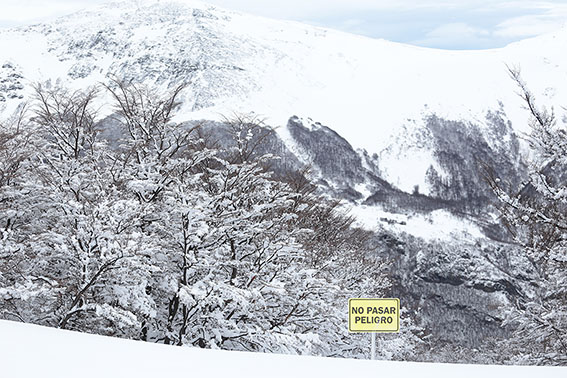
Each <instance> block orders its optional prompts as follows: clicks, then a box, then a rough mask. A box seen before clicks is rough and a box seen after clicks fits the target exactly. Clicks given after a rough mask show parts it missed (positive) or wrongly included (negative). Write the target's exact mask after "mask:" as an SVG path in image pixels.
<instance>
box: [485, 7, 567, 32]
mask: <svg viewBox="0 0 567 378" xmlns="http://www.w3.org/2000/svg"><path fill="white" fill-rule="evenodd" d="M546 8H547V9H546V11H545V12H544V13H543V14H532V15H525V16H520V17H513V18H510V19H508V20H506V21H504V22H501V23H500V24H498V25H496V27H495V30H494V35H495V36H496V37H502V38H514V39H519V38H527V37H533V36H537V35H540V34H543V33H548V32H551V31H554V30H557V29H559V28H561V27H564V26H565V25H566V21H567V5H556V6H553V7H550V6H547V7H546Z"/></svg>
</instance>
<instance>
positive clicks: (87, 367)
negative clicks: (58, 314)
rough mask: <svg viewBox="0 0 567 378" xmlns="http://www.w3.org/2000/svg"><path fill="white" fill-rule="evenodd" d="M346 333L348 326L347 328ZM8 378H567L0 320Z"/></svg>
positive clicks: (546, 371) (537, 371)
mask: <svg viewBox="0 0 567 378" xmlns="http://www.w3.org/2000/svg"><path fill="white" fill-rule="evenodd" d="M345 327H346V323H345ZM0 336H1V337H0V356H1V361H2V364H1V365H2V367H1V368H2V376H4V377H7V378H16V377H18V378H28V377H45V378H50V377H59V378H66V377H81V378H90V377H92V378H101V377H121V378H125V377H136V378H146V377H148V378H150V377H152V378H153V377H172V376H191V377H211V378H215V377H246V378H254V377H262V378H264V377H274V378H275V377H286V378H288V377H314V376H317V377H328V378H330V377H347V376H351V375H356V376H364V377H378V376H384V375H392V376H396V377H399V378H406V377H408V378H409V377H423V378H427V377H435V378H443V377H451V378H452V377H462V378H466V377H471V378H477V377H514V378H522V377H534V376H540V377H547V378H553V377H564V376H565V375H566V374H567V370H566V368H549V367H517V366H515V367H504V366H482V365H450V364H425V363H411V362H386V361H357V360H349V359H338V358H337V359H335V358H318V357H298V356H284V355H274V354H261V353H245V352H226V351H219V350H203V349H197V348H183V347H173V346H165V345H161V344H159V345H158V344H151V343H143V342H139V341H130V340H120V339H114V338H109V337H103V336H95V335H87V334H81V333H76V332H70V331H63V330H58V329H53V328H46V327H39V326H35V325H30V324H22V323H15V322H8V321H4V320H0Z"/></svg>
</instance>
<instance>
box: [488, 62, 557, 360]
mask: <svg viewBox="0 0 567 378" xmlns="http://www.w3.org/2000/svg"><path fill="white" fill-rule="evenodd" d="M510 74H511V77H512V78H513V79H514V80H515V82H516V83H517V84H518V87H519V89H520V91H519V94H520V96H521V97H522V98H523V100H524V103H525V105H526V108H527V110H528V111H529V113H530V115H531V122H530V127H531V132H530V133H529V135H527V138H526V139H527V141H528V143H529V147H530V148H531V152H530V170H529V177H528V179H527V181H526V182H525V183H524V184H523V185H522V187H521V188H519V189H517V188H510V187H509V185H508V184H506V182H505V181H504V180H501V179H500V178H499V177H498V173H497V172H492V173H491V174H489V175H488V176H489V180H488V181H489V183H490V184H491V186H492V188H493V190H494V191H495V193H496V194H497V195H498V198H499V199H500V201H501V206H500V210H501V212H502V215H503V219H504V221H505V223H506V225H507V226H508V228H509V230H510V231H511V232H512V234H513V235H514V236H515V238H516V240H517V241H518V242H519V243H521V245H523V246H524V249H525V251H526V254H527V257H528V258H529V261H530V262H531V268H530V269H532V270H533V271H534V272H535V273H536V275H537V277H538V279H537V282H534V285H533V286H534V290H533V291H534V292H533V294H529V295H528V294H526V295H524V296H523V297H521V298H519V300H518V301H517V303H516V308H515V309H514V310H513V311H511V313H510V316H509V319H508V322H509V323H510V324H513V325H515V326H517V331H516V333H515V337H514V338H513V339H512V340H510V342H508V343H507V344H508V347H509V348H511V349H512V350H513V351H514V353H515V354H518V357H517V358H516V359H515V360H514V362H517V363H542V364H543V363H545V364H550V363H551V364H564V363H566V362H567V290H566V289H567V269H566V268H567V212H566V210H567V180H566V178H567V176H566V175H565V173H566V172H567V171H566V169H567V130H566V128H565V124H564V122H563V123H562V122H558V119H557V117H556V115H555V113H554V112H553V110H549V109H546V108H543V107H540V106H538V105H537V104H536V101H535V98H534V95H533V94H532V93H531V92H530V90H529V89H528V87H527V85H526V83H525V82H524V81H523V79H522V78H521V76H520V73H519V71H518V70H515V69H511V70H510Z"/></svg>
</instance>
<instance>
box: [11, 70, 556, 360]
mask: <svg viewBox="0 0 567 378" xmlns="http://www.w3.org/2000/svg"><path fill="white" fill-rule="evenodd" d="M511 73H512V76H513V78H514V79H515V80H516V81H517V83H518V85H519V87H520V89H521V94H522V96H523V97H524V100H525V102H526V104H527V107H528V111H530V112H531V114H532V125H531V127H532V134H531V135H530V136H529V142H530V147H531V149H532V153H533V157H530V165H529V169H530V175H529V178H528V181H526V182H523V183H522V186H521V188H518V187H513V185H510V184H509V183H507V182H506V180H505V178H501V177H500V174H499V172H498V171H495V170H492V169H490V168H491V167H485V168H486V170H485V171H484V177H485V178H486V182H485V185H486V187H487V188H490V189H491V190H492V192H493V193H494V194H495V198H496V199H497V201H496V202H495V204H496V205H497V206H498V208H499V210H500V214H501V217H502V218H501V219H502V221H503V223H505V225H506V227H507V229H508V231H509V232H510V235H512V237H513V239H514V242H513V245H514V246H515V249H514V251H515V252H514V253H520V254H522V256H525V258H526V259H527V261H528V265H529V267H530V268H529V269H531V270H533V272H531V271H530V272H526V274H528V273H529V274H531V275H530V276H529V277H530V285H531V291H530V292H529V295H528V294H525V295H524V294H522V293H516V294H517V295H515V297H514V298H515V302H513V303H511V306H510V307H509V308H503V309H502V308H498V309H495V311H496V310H497V311H498V312H499V313H500V312H502V313H505V321H504V323H503V324H504V325H503V326H505V327H508V329H510V330H511V333H510V335H511V336H510V337H507V338H505V339H504V340H501V339H498V340H497V339H494V340H490V339H487V340H484V341H483V343H482V345H480V346H474V347H471V346H463V345H459V344H458V343H450V342H445V343H441V342H440V341H439V339H438V338H436V335H435V333H434V332H432V331H431V330H430V329H428V327H426V326H424V325H423V323H422V322H421V321H420V316H421V315H420V309H419V304H414V305H412V306H410V305H409V304H408V303H407V302H409V299H405V298H404V297H403V296H402V298H401V301H402V308H403V315H402V324H401V332H400V333H399V334H392V335H381V336H380V340H379V343H380V348H379V355H380V356H381V358H387V359H395V360H414V361H418V360H425V361H443V362H474V363H499V364H509V363H515V364H518V363H519V364H565V363H567V306H566V305H567V291H566V285H567V274H566V273H565V272H566V269H565V268H566V266H565V265H566V264H567V255H566V254H565V247H566V240H567V238H566V237H567V216H566V215H565V214H566V213H565V203H566V198H567V191H566V190H565V180H564V170H565V164H567V132H565V130H564V128H563V126H562V125H561V124H558V121H557V118H556V117H555V115H554V114H553V113H552V112H551V111H548V110H546V109H544V108H540V107H538V104H536V103H535V99H534V97H533V95H532V94H531V93H530V91H529V89H528V88H527V86H526V84H525V83H524V82H523V81H522V79H521V77H520V75H519V73H518V72H517V71H511ZM184 89H185V86H183V85H181V86H178V87H176V88H174V89H172V90H169V91H167V92H162V91H160V90H158V89H156V88H150V87H147V86H144V85H141V84H135V83H133V82H130V81H124V80H119V79H114V80H112V81H110V82H109V83H108V84H105V85H103V84H101V85H100V86H98V87H92V88H88V89H84V90H79V91H72V90H70V89H66V88H62V87H58V86H54V85H49V84H37V85H36V86H35V96H34V99H33V100H32V101H29V102H28V103H26V104H25V105H22V106H20V107H19V109H18V112H17V113H16V114H15V115H14V116H13V117H12V118H10V119H7V120H4V121H2V122H1V123H0V156H1V157H0V317H1V318H3V319H8V320H14V321H21V322H26V323H35V324H39V325H45V326H50V327H57V328H61V329H68V330H75V331H80V332H87V333H95V334H101V335H108V336H115V337H121V338H128V339H135V340H142V341H147V342H153V343H164V344H174V345H180V346H193V347H201V348H219V349H228V350H245V351H257V352H271V353H291V354H302V355H318V356H328V357H350V358H368V349H369V338H368V335H365V334H349V333H348V330H347V323H346V317H347V303H348V299H349V298H352V297H392V296H396V295H397V296H401V295H400V293H401V292H403V291H400V289H399V288H400V287H401V286H404V285H405V284H407V282H410V281H411V280H412V279H413V277H411V274H409V275H407V276H405V277H404V276H403V274H401V276H400V273H399V271H398V274H393V272H395V271H396V269H395V267H396V264H398V267H399V263H400V259H403V258H408V257H407V256H410V255H411V256H418V257H419V256H421V257H423V256H426V259H427V258H429V257H427V256H428V251H430V252H431V256H433V254H435V255H436V256H445V258H446V260H447V261H454V260H455V258H454V251H456V250H462V249H464V248H465V247H463V246H462V245H458V244H445V245H439V244H435V243H432V242H426V241H423V240H419V239H416V238H414V237H410V236H408V235H392V234H389V233H387V232H385V231H381V232H380V231H370V230H367V229H363V228H360V227H358V226H357V225H356V223H355V218H354V217H353V216H352V215H350V214H349V213H348V212H347V211H345V210H344V209H343V207H342V206H341V201H340V200H338V199H336V198H333V197H332V196H330V195H328V194H326V193H323V192H321V191H320V190H318V186H317V185H316V183H314V182H313V181H312V179H311V175H310V173H309V169H307V168H306V169H294V168H290V167H289V166H288V165H286V164H283V163H282V162H281V160H282V156H278V155H277V154H273V153H270V152H269V150H270V148H268V147H266V145H267V144H268V143H269V141H270V140H271V139H270V138H271V136H272V135H273V134H274V130H273V129H272V128H270V127H269V126H268V125H265V124H264V123H263V122H262V121H261V119H258V118H256V117H254V116H249V115H234V116H232V117H229V118H227V119H226V120H225V121H224V122H223V127H224V128H223V130H224V131H223V134H222V135H220V134H219V132H218V130H216V131H215V130H214V129H213V128H211V127H208V126H207V125H206V124H205V123H192V124H188V123H176V122H173V119H174V116H175V114H176V110H177V109H178V106H179V104H180V101H179V96H180V94H181V93H182V92H183V91H184ZM101 102H102V103H103V105H102V106H103V107H107V108H112V112H111V113H112V115H111V116H109V117H100V116H99V110H100V107H101V105H100V104H101ZM396 248H398V249H401V250H402V251H401V252H400V253H399V254H398V255H399V256H400V257H392V256H393V254H392V251H393V250H394V249H396ZM404 256H405V257H404ZM431 259H433V257H431ZM420 261H423V260H420ZM425 261H426V262H427V260H425ZM430 263H431V264H432V265H431V266H433V264H434V262H433V261H430ZM519 269H520V270H521V269H523V267H520V268H519ZM532 273H533V274H532ZM432 274H433V273H432ZM435 274H438V273H435ZM404 301H405V302H404ZM406 304H407V306H406Z"/></svg>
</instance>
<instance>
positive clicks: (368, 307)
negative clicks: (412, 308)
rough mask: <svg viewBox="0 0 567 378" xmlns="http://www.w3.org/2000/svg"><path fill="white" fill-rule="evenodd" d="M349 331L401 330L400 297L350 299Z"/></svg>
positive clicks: (392, 331)
mask: <svg viewBox="0 0 567 378" xmlns="http://www.w3.org/2000/svg"><path fill="white" fill-rule="evenodd" d="M348 330H349V332H391V333H394V332H399V331H400V300H399V299H398V298H351V299H349V300H348Z"/></svg>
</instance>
